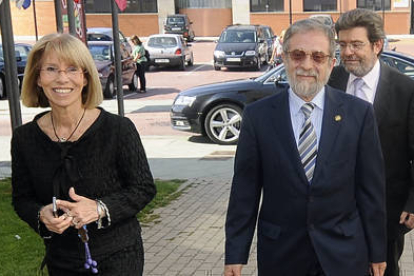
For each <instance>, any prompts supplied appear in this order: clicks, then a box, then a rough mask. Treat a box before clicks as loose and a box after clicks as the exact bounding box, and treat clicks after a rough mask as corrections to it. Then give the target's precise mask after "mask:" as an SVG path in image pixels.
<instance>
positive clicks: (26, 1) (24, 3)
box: [16, 0, 31, 9]
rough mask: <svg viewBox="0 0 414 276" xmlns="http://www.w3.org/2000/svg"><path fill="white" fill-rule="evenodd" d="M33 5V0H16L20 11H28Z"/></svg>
mask: <svg viewBox="0 0 414 276" xmlns="http://www.w3.org/2000/svg"><path fill="white" fill-rule="evenodd" d="M30 4H31V0H16V7H17V8H18V9H21V8H22V7H23V9H27V8H28V7H30Z"/></svg>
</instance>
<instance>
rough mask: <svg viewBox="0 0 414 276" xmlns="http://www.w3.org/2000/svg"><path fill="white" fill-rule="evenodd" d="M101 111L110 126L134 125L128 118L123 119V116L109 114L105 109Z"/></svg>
mask: <svg viewBox="0 0 414 276" xmlns="http://www.w3.org/2000/svg"><path fill="white" fill-rule="evenodd" d="M100 109H101V115H102V116H103V118H105V121H106V123H107V124H110V125H129V124H131V123H132V121H131V120H130V119H129V118H127V117H123V116H120V115H118V114H114V113H111V112H108V111H106V110H105V109H103V108H100ZM132 124H133V123H132Z"/></svg>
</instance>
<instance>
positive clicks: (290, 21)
mask: <svg viewBox="0 0 414 276" xmlns="http://www.w3.org/2000/svg"><path fill="white" fill-rule="evenodd" d="M289 25H292V0H289Z"/></svg>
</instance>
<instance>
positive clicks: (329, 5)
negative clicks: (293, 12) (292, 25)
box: [303, 0, 337, 12]
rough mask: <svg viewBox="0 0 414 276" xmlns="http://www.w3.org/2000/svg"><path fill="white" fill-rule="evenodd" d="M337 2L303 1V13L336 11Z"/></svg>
mask: <svg viewBox="0 0 414 276" xmlns="http://www.w3.org/2000/svg"><path fill="white" fill-rule="evenodd" d="M336 2H337V1H336V0H303V11H305V12H319V11H336Z"/></svg>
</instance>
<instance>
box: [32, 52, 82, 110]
mask: <svg viewBox="0 0 414 276" xmlns="http://www.w3.org/2000/svg"><path fill="white" fill-rule="evenodd" d="M87 83H88V80H87V79H86V77H85V73H84V72H83V69H82V68H79V67H77V66H75V65H73V64H68V63H66V62H65V61H63V60H61V59H59V56H58V55H57V54H56V52H54V51H52V52H49V53H45V55H44V56H43V58H42V65H41V67H40V74H39V78H38V79H37V84H38V85H39V86H40V87H42V88H43V91H44V93H45V95H46V98H47V99H48V100H49V104H50V106H51V107H52V108H53V107H54V106H59V107H69V106H73V105H78V104H80V105H81V104H82V89H83V87H84V86H86V85H87Z"/></svg>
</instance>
